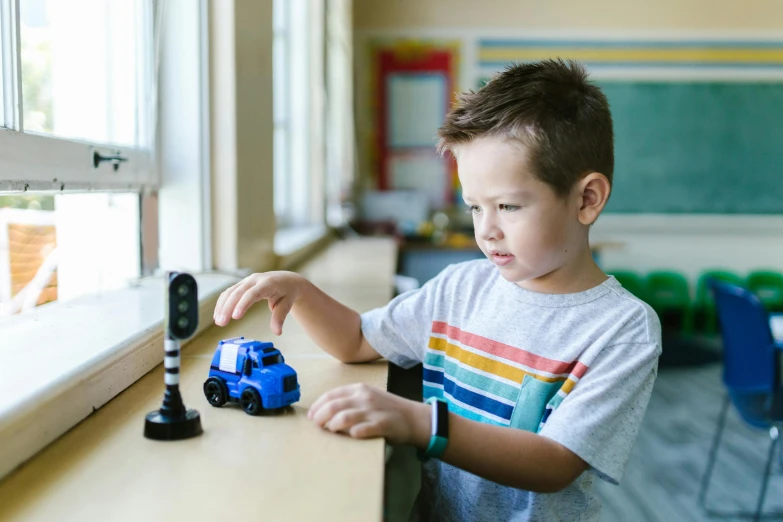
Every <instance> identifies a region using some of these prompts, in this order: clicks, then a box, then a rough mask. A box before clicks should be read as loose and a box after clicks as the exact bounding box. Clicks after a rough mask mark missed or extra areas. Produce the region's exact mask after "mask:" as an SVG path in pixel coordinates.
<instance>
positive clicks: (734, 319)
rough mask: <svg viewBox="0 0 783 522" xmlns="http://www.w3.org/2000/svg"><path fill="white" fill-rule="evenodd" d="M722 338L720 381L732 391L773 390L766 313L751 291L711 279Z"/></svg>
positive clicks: (772, 351) (771, 346) (774, 370)
mask: <svg viewBox="0 0 783 522" xmlns="http://www.w3.org/2000/svg"><path fill="white" fill-rule="evenodd" d="M709 286H710V289H711V290H712V292H713V295H714V296H715V304H716V307H717V310H718V318H719V320H720V325H721V335H722V337H723V382H724V384H725V385H726V387H727V388H729V391H732V392H736V393H770V394H771V393H773V392H774V391H776V389H777V384H778V382H777V363H776V358H775V347H774V342H773V340H772V331H771V330H770V326H769V314H768V313H767V310H766V309H765V308H764V305H763V304H762V303H761V301H759V298H758V297H756V296H755V295H754V294H753V293H752V292H750V291H749V290H746V289H745V288H742V287H740V286H737V285H733V284H730V283H726V282H721V281H717V280H715V279H711V280H710V281H709Z"/></svg>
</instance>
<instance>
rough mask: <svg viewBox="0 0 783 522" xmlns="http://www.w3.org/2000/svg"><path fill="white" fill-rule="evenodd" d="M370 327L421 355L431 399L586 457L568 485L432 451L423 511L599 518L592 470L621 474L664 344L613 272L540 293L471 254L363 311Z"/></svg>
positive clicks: (394, 345)
mask: <svg viewBox="0 0 783 522" xmlns="http://www.w3.org/2000/svg"><path fill="white" fill-rule="evenodd" d="M362 332H363V334H364V336H365V338H366V339H367V340H368V342H369V343H370V345H372V347H373V348H375V350H376V351H377V352H378V353H379V354H381V355H382V356H384V357H385V358H387V359H388V360H390V361H391V362H393V363H395V364H397V365H399V366H402V367H405V368H408V367H411V366H413V365H415V364H418V363H423V381H424V382H423V394H424V398H425V399H427V398H429V397H432V396H437V397H442V398H444V399H446V400H447V401H448V403H449V410H450V411H452V412H455V413H457V414H459V415H461V416H463V417H466V418H468V419H472V420H475V421H479V422H484V423H488V424H495V425H499V426H507V427H511V428H516V429H524V430H528V431H532V432H534V433H538V434H540V435H542V436H544V437H548V438H550V439H552V440H555V441H556V442H558V443H560V444H562V445H563V446H565V447H567V448H568V449H570V450H571V451H573V452H574V453H576V454H577V455H579V456H580V457H581V458H582V459H584V460H585V461H586V462H587V463H588V464H589V465H590V471H589V472H586V473H583V474H582V475H581V476H580V477H579V478H578V479H577V480H576V481H574V482H573V483H572V484H571V485H570V486H569V487H567V488H566V489H564V490H563V491H560V492H558V493H548V494H539V493H533V492H529V491H523V490H519V489H514V488H510V487H506V486H501V485H499V484H495V483H493V482H490V481H488V480H485V479H482V478H479V477H477V476H475V475H473V474H471V473H468V472H466V471H463V470H460V469H458V468H455V467H453V466H450V465H448V464H446V463H443V462H441V461H438V460H430V461H428V462H427V463H426V465H425V468H424V477H423V483H422V493H421V495H420V497H419V501H418V502H417V513H418V516H419V517H420V519H421V520H433V521H436V520H448V521H452V520H455V521H456V520H471V521H474V520H475V521H482V520H487V521H489V520H492V521H496V520H508V521H530V520H546V521H550V520H576V519H579V520H589V521H592V520H596V521H597V520H598V518H599V513H600V502H599V501H598V499H597V497H596V496H595V495H594V494H593V492H592V482H593V477H594V475H597V476H599V477H601V478H603V479H605V480H608V481H610V482H612V483H615V484H616V483H618V482H619V480H620V478H621V476H622V472H623V469H624V467H625V464H626V462H627V460H628V457H629V455H630V451H631V448H632V447H633V444H634V441H635V439H636V435H637V433H638V429H639V425H640V423H641V420H642V417H643V415H644V411H645V409H646V407H647V402H648V400H649V397H650V392H651V391H652V386H653V381H654V379H655V375H656V372H657V362H658V356H659V355H660V351H661V348H660V346H661V331H660V323H659V321H658V318H657V316H656V315H655V313H654V312H653V311H652V310H651V309H650V307H649V306H647V305H646V304H645V303H643V302H642V301H640V300H638V299H636V298H635V297H633V296H632V295H631V294H630V293H628V292H627V291H625V290H624V289H623V288H622V287H621V286H620V284H619V283H618V282H617V280H615V279H614V278H611V277H610V278H609V279H608V280H607V281H606V282H604V283H603V284H601V285H599V286H597V287H595V288H592V289H590V290H587V291H584V292H579V293H574V294H540V293H536V292H531V291H528V290H524V289H522V288H520V287H519V286H517V285H516V284H514V283H511V282H509V281H506V280H505V279H503V278H502V277H501V276H500V273H499V272H498V270H497V268H496V267H495V266H494V265H493V264H492V263H491V262H489V261H488V260H480V261H469V262H466V263H460V264H457V265H451V266H449V267H448V268H446V269H445V270H444V271H443V272H441V273H440V274H439V275H438V276H437V277H436V278H434V279H432V280H431V281H429V282H427V284H425V285H424V286H423V287H422V288H421V289H418V290H413V291H410V292H406V293H404V294H402V295H400V296H398V297H396V298H395V299H394V300H392V301H391V302H390V303H389V304H388V305H387V306H385V307H383V308H379V309H376V310H372V311H370V312H367V313H365V314H363V315H362ZM476 443H477V444H482V443H483V442H482V441H476Z"/></svg>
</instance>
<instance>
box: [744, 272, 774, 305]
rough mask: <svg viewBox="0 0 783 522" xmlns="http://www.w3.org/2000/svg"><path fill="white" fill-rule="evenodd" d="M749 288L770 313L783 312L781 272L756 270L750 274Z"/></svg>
mask: <svg viewBox="0 0 783 522" xmlns="http://www.w3.org/2000/svg"><path fill="white" fill-rule="evenodd" d="M747 287H748V290H750V291H751V292H753V293H754V294H756V296H757V297H758V298H759V300H760V301H761V302H762V303H763V304H764V307H765V308H766V309H767V310H768V311H770V312H783V275H781V274H780V272H775V271H773V270H755V271H753V272H751V273H750V274H748V280H747Z"/></svg>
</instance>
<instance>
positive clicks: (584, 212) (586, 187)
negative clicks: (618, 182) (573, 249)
mask: <svg viewBox="0 0 783 522" xmlns="http://www.w3.org/2000/svg"><path fill="white" fill-rule="evenodd" d="M575 189H576V195H577V197H578V198H579V214H578V219H579V222H580V223H582V224H583V225H592V224H593V223H594V222H595V220H596V219H598V216H599V215H600V214H601V212H602V211H603V210H604V207H605V206H606V202H607V201H608V200H609V194H611V192H612V186H611V185H610V184H609V180H608V179H607V178H606V176H604V175H603V174H601V173H600V172H591V173H590V174H588V175H587V176H585V177H584V178H582V179H581V180H580V181H579V182H578V183H577V184H576V187H575Z"/></svg>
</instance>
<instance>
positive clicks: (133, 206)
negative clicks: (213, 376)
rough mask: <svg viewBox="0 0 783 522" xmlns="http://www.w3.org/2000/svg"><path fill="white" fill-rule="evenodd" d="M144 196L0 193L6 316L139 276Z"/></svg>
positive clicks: (0, 305) (0, 280)
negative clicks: (141, 207)
mask: <svg viewBox="0 0 783 522" xmlns="http://www.w3.org/2000/svg"><path fill="white" fill-rule="evenodd" d="M139 222H140V220H139V195H138V194H136V193H98V194H66V195H47V194H39V195H6V196H2V195H0V318H2V317H3V316H8V315H13V314H16V313H23V312H27V311H30V310H32V309H33V308H35V307H36V306H38V305H43V304H46V303H49V302H53V301H69V300H72V299H75V298H77V297H80V296H82V295H86V294H96V293H103V292H106V291H110V290H115V289H118V288H123V287H125V286H127V284H128V282H129V281H130V280H133V279H136V278H138V277H139V275H140V263H139V259H140V251H139V249H140V245H139V240H138V238H139Z"/></svg>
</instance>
